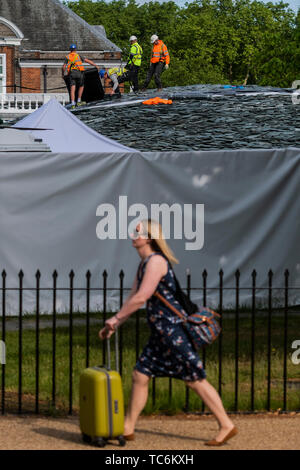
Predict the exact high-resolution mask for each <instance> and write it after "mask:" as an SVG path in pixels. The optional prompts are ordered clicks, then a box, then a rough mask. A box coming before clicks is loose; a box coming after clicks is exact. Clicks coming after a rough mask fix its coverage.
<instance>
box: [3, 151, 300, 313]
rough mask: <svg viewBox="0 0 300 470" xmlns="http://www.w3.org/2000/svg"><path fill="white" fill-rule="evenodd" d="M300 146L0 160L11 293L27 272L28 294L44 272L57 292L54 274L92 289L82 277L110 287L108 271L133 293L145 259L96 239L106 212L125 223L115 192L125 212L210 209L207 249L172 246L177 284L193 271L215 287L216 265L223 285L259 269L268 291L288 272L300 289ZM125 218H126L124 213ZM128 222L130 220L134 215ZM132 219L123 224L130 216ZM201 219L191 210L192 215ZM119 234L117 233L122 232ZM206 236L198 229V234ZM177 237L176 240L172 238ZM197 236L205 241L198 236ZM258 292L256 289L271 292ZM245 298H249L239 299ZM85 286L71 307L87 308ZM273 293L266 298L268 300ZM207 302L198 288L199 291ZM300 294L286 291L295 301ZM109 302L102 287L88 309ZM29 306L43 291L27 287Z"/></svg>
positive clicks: (12, 296) (47, 305) (45, 297)
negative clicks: (139, 207)
mask: <svg viewBox="0 0 300 470" xmlns="http://www.w3.org/2000/svg"><path fill="white" fill-rule="evenodd" d="M299 162H300V149H295V148H289V149H281V150H238V151H214V152H213V151H211V152H181V153H177V152H174V153H173V152H166V153H143V154H142V153H128V152H125V153H110V154H96V153H87V154H84V153H76V154H75V153H72V154H68V153H67V154H64V155H63V157H62V155H60V154H49V153H10V154H5V153H3V154H1V153H0V239H1V244H0V269H1V271H2V270H3V269H5V270H6V272H7V279H6V286H7V287H8V288H12V287H18V272H19V271H20V270H21V269H22V270H23V272H24V281H23V285H24V287H25V288H26V287H27V288H28V287H32V288H33V287H35V273H36V271H37V269H39V270H40V271H41V287H42V288H45V287H52V273H53V271H54V270H55V269H56V270H57V272H58V274H59V276H58V287H60V288H62V287H65V288H67V287H68V286H69V277H68V275H69V272H70V270H71V269H73V270H74V272H75V279H74V286H75V287H78V288H79V287H80V288H84V287H85V285H86V278H85V274H86V271H87V270H88V269H89V270H90V271H91V274H92V278H91V279H92V280H91V286H92V287H93V288H99V287H102V273H103V271H104V269H106V270H107V272H108V287H111V288H118V286H119V272H120V270H121V269H123V270H124V273H125V280H124V285H125V286H126V287H130V286H131V284H132V281H133V278H134V275H135V272H136V268H137V265H138V261H139V258H138V256H137V254H136V252H135V250H134V248H132V247H131V241H130V240H129V239H118V238H117V239H116V240H109V239H108V240H100V239H99V238H97V234H96V228H97V224H98V223H99V221H100V220H101V218H100V217H97V215H96V211H97V208H98V206H99V205H101V204H104V203H109V204H112V205H113V206H114V207H115V208H116V215H117V218H118V217H119V197H120V196H127V205H128V208H129V207H130V206H131V205H133V204H137V203H140V204H144V205H145V206H146V207H147V208H148V211H149V215H151V212H150V208H151V204H155V203H156V204H162V203H166V204H168V205H169V206H171V205H172V204H174V203H177V204H179V205H180V206H181V207H182V208H184V204H193V206H195V205H196V204H204V246H203V247H202V249H200V250H187V249H186V243H187V242H188V241H189V240H186V239H183V240H176V239H171V240H170V245H171V247H172V248H173V250H174V251H175V254H176V256H177V257H178V258H179V260H180V264H179V265H178V266H177V267H176V268H175V270H176V272H177V273H178V277H179V279H180V280H184V279H185V270H186V269H187V268H189V269H190V271H191V274H192V287H201V286H202V276H201V275H202V271H203V269H204V268H206V269H207V271H208V278H207V285H208V286H210V287H218V285H219V277H218V273H219V270H220V269H221V268H222V269H223V271H224V285H227V286H232V287H234V285H235V283H234V273H235V271H236V270H237V269H240V271H241V278H240V286H241V287H249V286H251V272H252V270H253V269H254V268H255V269H256V270H257V273H258V276H257V286H258V287H266V285H267V273H268V270H269V269H272V270H273V272H274V278H273V285H274V286H281V287H282V286H284V277H283V274H284V270H285V269H289V270H290V285H293V286H297V287H299V285H300V256H299V255H300V253H299V252H300V250H299V228H300V210H299V209H300V195H299V179H300V166H299ZM121 216H123V217H124V211H121ZM127 219H128V222H130V221H132V220H133V219H134V217H130V216H128V217H127ZM125 222H126V220H125ZM193 222H194V224H195V222H196V220H195V212H194V213H193ZM117 228H118V226H117ZM199 233H200V232H199ZM171 234H172V233H171ZM199 236H200V235H199ZM263 292H265V291H261V292H260V293H259V292H258V294H260V295H263ZM208 294H209V296H208V301H209V302H211V304H212V305H216V304H217V302H218V292H217V291H208ZM241 294H242V295H241V302H244V301H245V302H246V301H247V299H249V298H250V294H251V291H247V290H245V291H242V292H241ZM85 295H86V293H85V291H76V292H75V294H74V307H75V308H77V307H79V308H82V309H84V308H85ZM265 295H266V294H265ZM193 297H194V298H195V299H196V300H198V301H199V300H201V298H202V294H201V292H200V291H195V292H193ZM51 299H52V295H51V293H50V292H48V293H47V292H43V293H42V296H41V310H43V311H45V312H51V309H52V300H51ZM234 299H235V292H234V290H231V291H226V292H225V297H224V302H225V305H232V304H234ZM108 300H109V306H110V307H111V308H117V305H118V302H119V294H118V292H117V291H109V299H108ZM299 300H300V292H299V290H297V291H296V290H295V291H293V292H292V293H291V294H290V301H291V302H294V303H295V302H299ZM6 305H7V313H8V314H13V313H17V311H18V293H17V291H7V292H6ZM101 306H102V295H101V293H100V292H97V291H92V293H91V308H96V307H99V308H101ZM57 307H58V310H60V311H68V307H69V296H68V293H67V292H66V291H60V292H59V293H58V303H57ZM23 308H24V311H29V312H30V311H33V310H34V309H35V292H34V291H32V292H29V291H25V292H24V306H23Z"/></svg>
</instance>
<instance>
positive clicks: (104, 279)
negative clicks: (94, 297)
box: [102, 269, 108, 365]
mask: <svg viewBox="0 0 300 470" xmlns="http://www.w3.org/2000/svg"><path fill="white" fill-rule="evenodd" d="M107 276H108V274H107V271H106V269H105V270H104V271H103V274H102V277H103V327H104V325H105V322H106V299H107ZM102 343H103V344H102V363H103V365H105V361H106V344H105V341H102Z"/></svg>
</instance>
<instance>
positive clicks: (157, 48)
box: [142, 34, 170, 91]
mask: <svg viewBox="0 0 300 470" xmlns="http://www.w3.org/2000/svg"><path fill="white" fill-rule="evenodd" d="M150 41H151V43H152V44H153V49H152V54H151V59H150V68H149V71H148V74H147V77H146V80H145V82H144V85H143V88H142V91H145V90H146V88H147V86H148V85H149V83H150V80H151V78H152V76H153V75H154V80H155V84H156V86H157V91H161V90H162V83H161V80H160V76H161V73H162V71H163V70H164V69H165V68H166V69H168V68H169V63H170V56H169V52H168V49H167V46H166V45H165V44H164V43H163V42H162V41H161V40H160V39H159V37H158V36H157V35H156V34H153V35H152V36H151V39H150Z"/></svg>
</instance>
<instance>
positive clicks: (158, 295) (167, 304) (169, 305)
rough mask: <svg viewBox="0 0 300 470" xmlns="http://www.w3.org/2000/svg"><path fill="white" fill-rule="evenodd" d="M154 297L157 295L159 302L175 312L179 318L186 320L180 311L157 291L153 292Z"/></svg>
mask: <svg viewBox="0 0 300 470" xmlns="http://www.w3.org/2000/svg"><path fill="white" fill-rule="evenodd" d="M153 295H155V297H157V298H158V299H159V300H160V301H161V302H163V303H164V304H165V305H166V306H167V307H168V308H169V309H170V310H172V312H174V313H176V315H178V317H179V318H181V320H184V321H186V318H185V316H184V315H183V314H182V313H180V312H179V311H178V310H177V309H176V308H175V307H174V306H173V305H172V304H170V302H168V301H167V299H165V298H164V297H163V296H162V295H161V294H160V293H159V292H157V291H156V292H154V294H153Z"/></svg>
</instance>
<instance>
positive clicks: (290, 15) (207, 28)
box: [67, 0, 300, 87]
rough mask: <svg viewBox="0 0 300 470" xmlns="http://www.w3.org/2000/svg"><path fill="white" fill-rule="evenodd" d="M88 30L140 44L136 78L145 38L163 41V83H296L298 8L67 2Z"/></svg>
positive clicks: (232, 2)
mask: <svg viewBox="0 0 300 470" xmlns="http://www.w3.org/2000/svg"><path fill="white" fill-rule="evenodd" d="M67 5H68V7H69V8H71V9H72V10H73V11H74V12H75V13H77V14H78V15H79V16H81V17H82V18H83V19H84V20H85V21H87V22H88V23H89V24H91V25H99V24H102V25H103V26H104V27H105V30H106V34H107V37H108V38H109V39H110V40H111V41H112V42H114V43H115V44H117V45H118V46H119V47H120V48H121V49H122V50H123V57H124V58H125V59H126V55H127V53H128V50H129V43H128V39H129V37H130V36H131V35H132V34H134V35H136V36H137V37H138V40H139V43H140V44H141V46H142V47H143V50H144V55H143V64H142V71H141V75H142V76H143V74H144V75H145V73H146V71H147V68H148V66H149V58H150V53H151V44H150V37H151V35H152V34H158V36H159V37H160V38H161V39H163V41H164V42H165V43H166V45H167V47H168V49H169V53H170V57H171V65H170V69H169V71H168V72H165V73H164V76H163V81H164V85H165V86H175V85H189V84H196V83H231V84H257V85H264V86H267V85H268V86H278V87H290V86H291V85H292V82H293V81H294V80H297V79H298V80H299V79H300V10H299V11H298V14H295V12H293V10H291V9H289V7H288V4H286V3H283V2H279V3H277V4H276V5H274V4H273V3H271V2H270V3H267V4H265V3H263V2H262V1H258V0H254V1H253V0H195V1H193V2H191V3H186V4H185V6H184V7H179V6H178V5H176V3H174V2H172V1H168V2H164V3H159V2H157V1H154V2H152V1H151V2H149V3H144V4H142V5H139V4H137V3H136V2H135V0H127V1H125V0H113V1H111V2H105V1H104V0H98V1H92V0H77V1H71V2H68V3H67Z"/></svg>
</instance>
